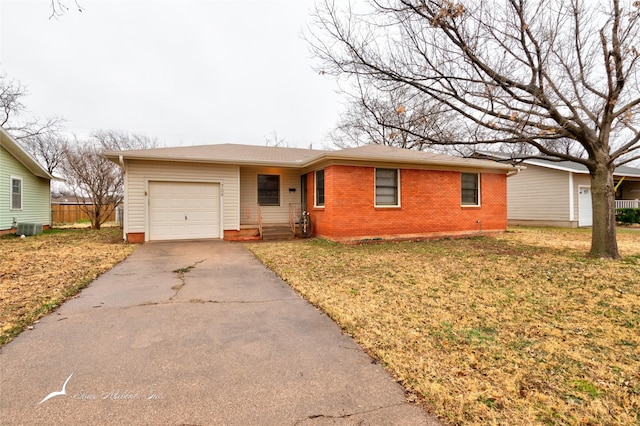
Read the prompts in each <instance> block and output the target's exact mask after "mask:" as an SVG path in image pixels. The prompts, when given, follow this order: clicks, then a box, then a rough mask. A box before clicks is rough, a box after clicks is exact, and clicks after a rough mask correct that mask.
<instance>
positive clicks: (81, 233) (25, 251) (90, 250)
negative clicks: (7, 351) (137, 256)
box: [0, 229, 135, 345]
mask: <svg viewBox="0 0 640 426" xmlns="http://www.w3.org/2000/svg"><path fill="white" fill-rule="evenodd" d="M121 240H122V231H120V230H119V229H103V230H100V231H94V230H89V229H85V230H65V231H59V230H53V231H48V232H45V233H44V234H40V235H37V236H33V237H27V238H24V239H21V238H16V237H15V236H13V235H8V236H4V237H0V253H1V254H0V345H3V344H5V343H7V342H8V341H10V340H11V339H12V338H13V337H15V336H16V335H17V334H19V333H20V332H21V331H22V330H24V328H25V327H27V326H28V325H29V324H31V323H33V321H35V320H37V319H38V318H40V317H41V316H43V315H45V314H46V313H47V312H50V311H51V310H52V309H55V308H56V307H57V306H59V305H60V304H61V303H62V302H63V301H64V300H66V299H67V298H69V297H71V296H73V295H75V294H76V293H77V292H78V291H80V290H81V289H82V288H83V287H85V286H86V285H88V284H89V283H90V282H91V281H93V280H94V279H95V278H96V277H97V276H98V275H100V274H102V273H104V272H106V271H108V270H109V269H111V268H112V267H113V266H114V265H115V264H117V263H119V262H120V261H122V260H123V259H124V258H125V257H127V256H128V255H129V254H130V253H131V252H132V251H133V250H134V249H135V246H134V245H131V244H125V243H122V242H121Z"/></svg>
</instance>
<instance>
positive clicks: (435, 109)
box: [330, 84, 453, 151]
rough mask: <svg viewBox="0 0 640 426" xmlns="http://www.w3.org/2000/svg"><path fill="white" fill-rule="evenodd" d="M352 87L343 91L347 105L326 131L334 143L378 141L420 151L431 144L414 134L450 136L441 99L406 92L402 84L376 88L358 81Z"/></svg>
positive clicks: (352, 144) (345, 145) (446, 113)
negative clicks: (337, 120)
mask: <svg viewBox="0 0 640 426" xmlns="http://www.w3.org/2000/svg"><path fill="white" fill-rule="evenodd" d="M356 89H357V90H356V92H355V93H348V92H345V93H346V94H347V95H348V96H349V99H350V102H349V105H348V109H347V110H346V112H345V114H344V115H342V117H341V118H340V121H339V123H338V125H337V127H336V129H335V130H333V131H332V132H331V134H330V138H331V140H332V141H333V143H334V144H335V145H336V146H338V147H340V148H348V147H353V146H361V145H366V144H379V145H389V146H397V147H400V148H406V149H415V150H419V151H422V150H424V149H427V148H430V147H433V144H432V143H431V142H430V141H428V140H426V139H424V138H423V137H422V136H417V135H424V134H429V135H431V137H432V138H433V137H435V135H436V134H437V135H439V139H441V140H452V139H453V135H452V134H450V132H451V130H450V125H449V124H450V122H451V121H450V118H451V117H450V114H449V113H448V112H447V111H446V109H445V107H444V105H442V104H441V103H439V102H433V101H432V100H431V99H429V98H425V97H424V96H418V97H416V96H415V95H414V94H409V93H407V90H405V88H404V87H398V88H397V89H396V90H392V91H385V92H380V91H377V90H371V89H369V90H368V89H366V88H365V87H363V86H362V85H359V84H358V85H357V87H356Z"/></svg>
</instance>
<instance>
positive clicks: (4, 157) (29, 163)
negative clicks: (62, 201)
mask: <svg viewBox="0 0 640 426" xmlns="http://www.w3.org/2000/svg"><path fill="white" fill-rule="evenodd" d="M51 179H53V176H51V175H50V174H49V173H48V172H47V171H46V170H45V169H44V168H43V167H42V166H41V165H40V164H38V162H37V161H36V160H34V158H33V157H32V156H31V155H30V154H29V153H27V152H26V151H25V150H24V149H23V148H22V147H21V146H20V144H18V142H16V140H15V139H13V137H11V136H10V135H9V133H7V132H6V131H5V130H4V129H3V128H2V127H0V234H7V233H11V232H15V231H16V227H17V224H18V223H35V224H39V225H43V227H44V228H48V227H50V225H51V202H50V196H49V194H50V191H49V190H50V183H51Z"/></svg>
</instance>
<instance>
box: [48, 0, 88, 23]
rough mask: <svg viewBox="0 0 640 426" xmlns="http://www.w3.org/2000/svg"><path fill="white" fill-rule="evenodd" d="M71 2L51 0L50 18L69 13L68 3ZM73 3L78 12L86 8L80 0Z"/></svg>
mask: <svg viewBox="0 0 640 426" xmlns="http://www.w3.org/2000/svg"><path fill="white" fill-rule="evenodd" d="M69 3H71V2H67V1H64V0H51V1H50V3H49V7H50V8H51V15H49V19H51V18H59V17H61V16H62V15H64V14H65V13H67V12H68V11H69V6H67V4H69ZM73 4H74V6H75V8H76V9H77V10H78V12H82V11H83V10H84V8H83V7H82V6H80V3H78V0H74V1H73Z"/></svg>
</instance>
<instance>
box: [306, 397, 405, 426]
mask: <svg viewBox="0 0 640 426" xmlns="http://www.w3.org/2000/svg"><path fill="white" fill-rule="evenodd" d="M404 404H407V402H405V401H403V402H398V403H396V404H390V405H383V406H380V407H376V408H372V409H371V410H364V411H359V412H356V413H349V414H342V415H332V414H312V415H309V416H307V417H306V418H304V419H301V420H296V422H295V423H294V425H295V426H297V425H303V424H305V423H306V422H308V421H313V420H315V419H348V418H350V417H353V416H358V415H361V414H368V413H373V412H376V411H378V410H384V409H386V408H392V407H399V406H401V405H404ZM356 424H358V425H361V424H365V421H364V419H360V420H359V421H358V422H357V423H356Z"/></svg>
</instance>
